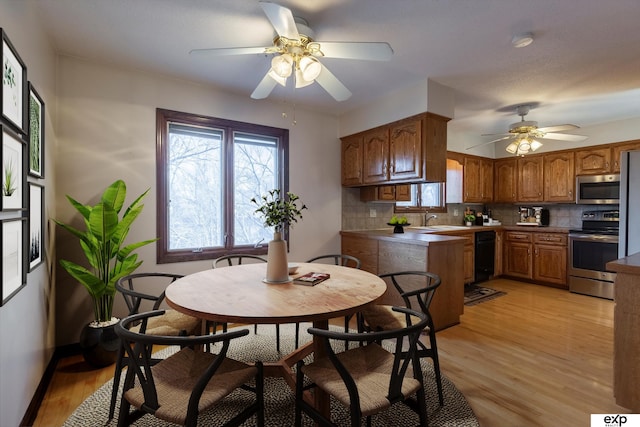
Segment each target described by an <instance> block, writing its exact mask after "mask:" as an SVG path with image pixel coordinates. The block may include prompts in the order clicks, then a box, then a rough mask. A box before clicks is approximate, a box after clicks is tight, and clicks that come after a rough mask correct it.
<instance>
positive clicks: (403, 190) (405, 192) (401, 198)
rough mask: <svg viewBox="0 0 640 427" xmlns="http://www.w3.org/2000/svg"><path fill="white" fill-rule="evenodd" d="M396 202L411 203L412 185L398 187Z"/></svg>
mask: <svg viewBox="0 0 640 427" xmlns="http://www.w3.org/2000/svg"><path fill="white" fill-rule="evenodd" d="M396 201H397V202H410V201H411V184H401V185H396Z"/></svg>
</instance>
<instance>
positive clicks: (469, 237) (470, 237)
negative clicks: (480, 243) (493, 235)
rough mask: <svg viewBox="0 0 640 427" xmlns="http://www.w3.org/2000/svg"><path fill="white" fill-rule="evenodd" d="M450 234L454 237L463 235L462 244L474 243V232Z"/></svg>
mask: <svg viewBox="0 0 640 427" xmlns="http://www.w3.org/2000/svg"><path fill="white" fill-rule="evenodd" d="M451 236H455V237H463V238H464V239H465V241H464V244H465V246H467V245H471V246H473V245H474V244H475V239H474V237H473V236H474V234H473V233H466V234H451Z"/></svg>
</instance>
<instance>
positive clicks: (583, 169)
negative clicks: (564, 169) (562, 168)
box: [576, 147, 611, 175]
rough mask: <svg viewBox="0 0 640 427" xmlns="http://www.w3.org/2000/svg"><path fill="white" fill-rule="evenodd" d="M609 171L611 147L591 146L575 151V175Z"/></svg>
mask: <svg viewBox="0 0 640 427" xmlns="http://www.w3.org/2000/svg"><path fill="white" fill-rule="evenodd" d="M609 172H611V148H609V147H607V148H592V149H585V150H578V151H576V175H594V174H599V173H609Z"/></svg>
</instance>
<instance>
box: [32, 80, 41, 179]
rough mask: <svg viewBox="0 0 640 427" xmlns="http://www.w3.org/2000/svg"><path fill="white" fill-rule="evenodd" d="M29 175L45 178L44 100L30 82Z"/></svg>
mask: <svg viewBox="0 0 640 427" xmlns="http://www.w3.org/2000/svg"><path fill="white" fill-rule="evenodd" d="M29 175H32V176H36V177H38V178H44V102H43V101H42V98H41V97H40V95H39V94H38V92H37V91H36V89H35V88H34V87H33V85H32V84H31V83H29Z"/></svg>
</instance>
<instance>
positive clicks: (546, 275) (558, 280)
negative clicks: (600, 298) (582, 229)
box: [503, 231, 568, 288]
mask: <svg viewBox="0 0 640 427" xmlns="http://www.w3.org/2000/svg"><path fill="white" fill-rule="evenodd" d="M503 249H504V254H503V257H504V271H503V273H504V275H505V276H510V277H515V278H522V279H528V280H533V281H534V282H541V283H543V284H548V285H552V286H556V287H561V288H567V259H568V246H567V235H566V234H564V233H545V232H529V231H506V232H505V238H504V246H503Z"/></svg>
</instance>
